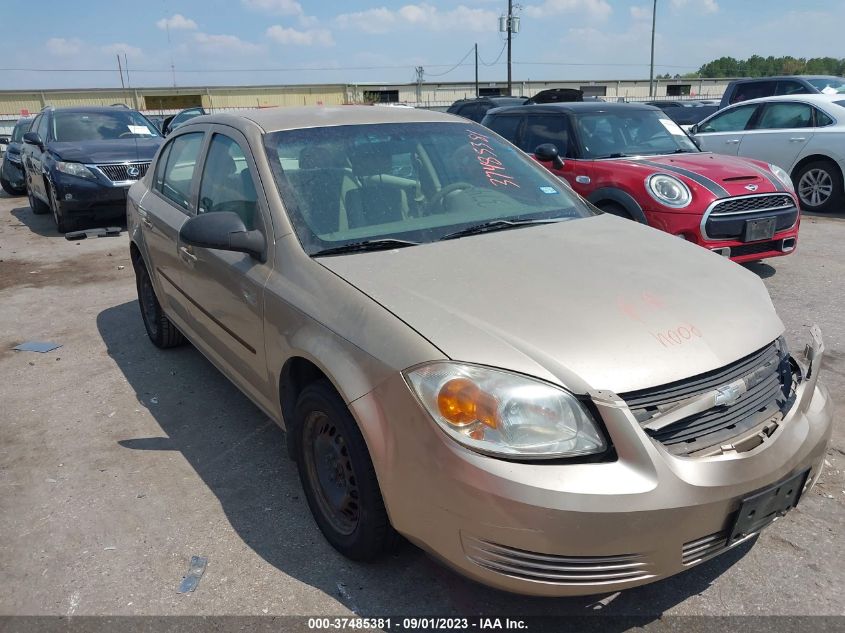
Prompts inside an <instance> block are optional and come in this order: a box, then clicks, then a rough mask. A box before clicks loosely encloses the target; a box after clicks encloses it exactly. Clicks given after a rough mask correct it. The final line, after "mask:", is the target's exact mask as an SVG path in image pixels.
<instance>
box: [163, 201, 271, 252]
mask: <svg viewBox="0 0 845 633" xmlns="http://www.w3.org/2000/svg"><path fill="white" fill-rule="evenodd" d="M179 239H180V240H181V241H182V242H184V243H185V244H189V245H191V246H199V247H201V248H213V249H217V250H221V251H235V252H238V253H246V254H247V255H249V256H250V257H253V258H255V259H257V260H259V261H262V262H263V261H265V260H266V258H265V254H264V252H265V250H266V242H265V240H264V234H263V233H262V232H261V231H258V230H253V231H247V230H246V227H245V226H244V223H243V220H241V217H240V216H239V215H238V214H237V213H232V212H229V211H226V212H215V213H203V214H200V215H197V216H194V217H192V218H191V219H189V220H187V221H186V222H185V223H184V224H183V225H182V228H181V229H180V230H179Z"/></svg>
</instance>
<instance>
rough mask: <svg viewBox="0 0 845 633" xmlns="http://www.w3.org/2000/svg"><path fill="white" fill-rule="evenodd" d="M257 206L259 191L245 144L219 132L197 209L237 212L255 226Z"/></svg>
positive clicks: (210, 150) (213, 140) (211, 147)
mask: <svg viewBox="0 0 845 633" xmlns="http://www.w3.org/2000/svg"><path fill="white" fill-rule="evenodd" d="M257 210H258V195H257V193H256V191H255V183H254V182H253V180H252V175H251V174H250V173H249V165H248V164H247V161H246V157H245V156H244V152H243V150H242V149H241V146H240V145H239V144H238V143H237V142H235V141H234V140H233V139H231V138H229V137H228V136H224V135H223V134H215V135H214V136H213V137H212V138H211V144H210V145H209V146H208V156H207V158H206V160H205V166H204V167H203V173H202V182H201V184H200V204H199V209H198V210H197V211H198V212H199V213H215V212H217V213H219V212H221V211H231V212H233V213H237V214H238V215H239V216H240V217H241V219H242V220H243V222H244V226H246V228H247V229H248V230H252V229H254V228H255V214H256V213H257Z"/></svg>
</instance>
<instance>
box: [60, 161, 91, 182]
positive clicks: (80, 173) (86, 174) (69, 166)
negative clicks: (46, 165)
mask: <svg viewBox="0 0 845 633" xmlns="http://www.w3.org/2000/svg"><path fill="white" fill-rule="evenodd" d="M56 169H58V170H59V171H60V172H62V173H63V174H68V175H70V176H76V177H77V178H96V176H94V174H93V173H92V172H91V170H90V169H88V168H87V167H86V166H85V165H83V164H82V163H65V162H62V161H60V160H59V161H56Z"/></svg>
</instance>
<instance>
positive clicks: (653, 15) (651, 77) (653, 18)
mask: <svg viewBox="0 0 845 633" xmlns="http://www.w3.org/2000/svg"><path fill="white" fill-rule="evenodd" d="M656 26H657V0H654V7H653V8H652V10H651V66H650V69H649V74H648V96H649V97H653V96H654V31H655V29H656ZM508 50H510V48H509V49H508Z"/></svg>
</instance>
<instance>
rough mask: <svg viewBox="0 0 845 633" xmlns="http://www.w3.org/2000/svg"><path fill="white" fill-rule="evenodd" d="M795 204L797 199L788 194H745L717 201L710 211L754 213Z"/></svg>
mask: <svg viewBox="0 0 845 633" xmlns="http://www.w3.org/2000/svg"><path fill="white" fill-rule="evenodd" d="M794 206H795V200H793V199H792V196H789V195H787V194H772V195H769V196H744V197H738V198H727V199H725V200H722V201H720V202H717V203H716V204H715V205H714V206H713V210H712V211H711V212H710V213H711V214H713V215H725V214H734V213H752V212H754V211H763V210H766V209H787V208H789V207H794Z"/></svg>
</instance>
